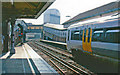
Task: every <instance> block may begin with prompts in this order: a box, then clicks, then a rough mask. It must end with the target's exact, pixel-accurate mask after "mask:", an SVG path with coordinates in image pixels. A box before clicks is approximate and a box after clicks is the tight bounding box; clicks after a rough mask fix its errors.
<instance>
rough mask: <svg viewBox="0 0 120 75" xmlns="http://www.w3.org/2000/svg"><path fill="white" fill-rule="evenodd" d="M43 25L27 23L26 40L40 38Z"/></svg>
mask: <svg viewBox="0 0 120 75" xmlns="http://www.w3.org/2000/svg"><path fill="white" fill-rule="evenodd" d="M42 30H43V25H33V24H30V23H27V31H26V41H29V40H40V38H42Z"/></svg>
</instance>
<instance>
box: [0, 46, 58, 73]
mask: <svg viewBox="0 0 120 75" xmlns="http://www.w3.org/2000/svg"><path fill="white" fill-rule="evenodd" d="M15 52H16V53H15V54H10V52H7V53H6V54H3V55H2V56H0V64H1V63H2V64H1V65H2V67H1V69H2V74H3V75H4V74H5V75H6V74H10V75H13V74H14V75H16V74H20V75H28V74H29V75H36V74H37V75H43V74H44V75H48V74H50V75H58V73H57V72H56V71H55V70H54V69H53V68H52V67H51V66H50V65H49V64H48V63H47V62H46V61H45V60H44V59H43V58H42V57H41V56H39V55H38V54H37V53H36V52H35V51H34V50H33V49H32V48H31V47H30V46H29V45H27V44H24V45H23V46H18V47H15Z"/></svg>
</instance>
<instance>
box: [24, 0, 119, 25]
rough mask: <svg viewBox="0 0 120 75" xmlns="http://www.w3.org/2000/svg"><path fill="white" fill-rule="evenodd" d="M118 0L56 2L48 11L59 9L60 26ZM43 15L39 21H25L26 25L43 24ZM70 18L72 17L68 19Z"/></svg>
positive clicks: (65, 0) (57, 0)
mask: <svg viewBox="0 0 120 75" xmlns="http://www.w3.org/2000/svg"><path fill="white" fill-rule="evenodd" d="M114 1H117V0H56V1H55V2H54V3H53V4H52V5H51V6H50V7H49V8H48V9H53V8H55V9H58V10H59V12H60V16H61V18H60V24H62V23H64V22H65V21H67V20H69V19H70V18H72V17H74V16H76V15H78V14H80V13H83V12H85V11H88V10H91V9H94V8H97V7H100V6H102V5H105V4H108V3H110V2H114ZM43 14H44V13H42V14H41V15H40V16H39V17H38V18H37V19H23V20H24V21H25V22H26V23H32V24H36V25H38V24H43ZM66 16H70V17H66Z"/></svg>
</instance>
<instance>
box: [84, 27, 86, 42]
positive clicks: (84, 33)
mask: <svg viewBox="0 0 120 75" xmlns="http://www.w3.org/2000/svg"><path fill="white" fill-rule="evenodd" d="M85 40H86V29H85V30H84V42H85Z"/></svg>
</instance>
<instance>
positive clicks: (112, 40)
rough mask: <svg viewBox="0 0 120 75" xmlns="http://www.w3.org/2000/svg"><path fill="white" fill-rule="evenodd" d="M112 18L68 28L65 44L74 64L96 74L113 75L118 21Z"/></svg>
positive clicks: (116, 58) (119, 28) (118, 32)
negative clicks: (108, 74) (109, 74)
mask: <svg viewBox="0 0 120 75" xmlns="http://www.w3.org/2000/svg"><path fill="white" fill-rule="evenodd" d="M118 15H119V14H113V15H109V16H105V17H99V18H96V19H91V20H87V21H83V22H78V23H76V24H73V25H71V26H69V27H68V30H67V36H66V43H67V49H68V50H69V51H70V52H71V53H72V55H73V57H74V60H75V61H76V62H77V63H79V64H81V65H84V66H85V67H86V68H88V69H90V70H91V71H94V72H96V73H117V72H118V65H119V59H120V57H119V55H118V54H119V53H120V49H119V46H120V40H119V37H120V26H119V24H120V17H119V16H118Z"/></svg>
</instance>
